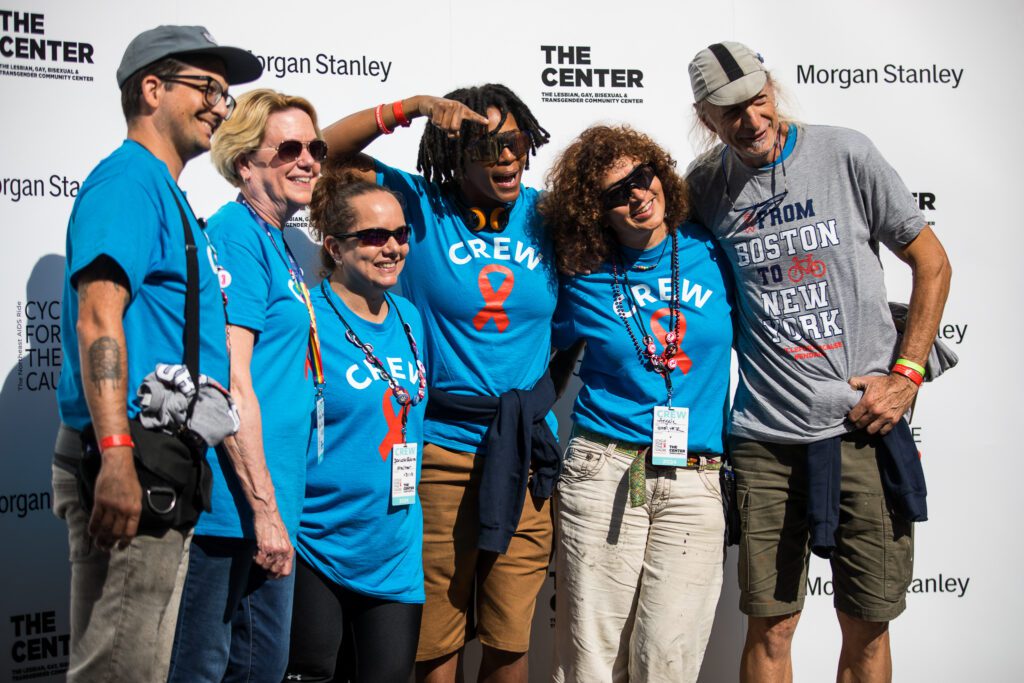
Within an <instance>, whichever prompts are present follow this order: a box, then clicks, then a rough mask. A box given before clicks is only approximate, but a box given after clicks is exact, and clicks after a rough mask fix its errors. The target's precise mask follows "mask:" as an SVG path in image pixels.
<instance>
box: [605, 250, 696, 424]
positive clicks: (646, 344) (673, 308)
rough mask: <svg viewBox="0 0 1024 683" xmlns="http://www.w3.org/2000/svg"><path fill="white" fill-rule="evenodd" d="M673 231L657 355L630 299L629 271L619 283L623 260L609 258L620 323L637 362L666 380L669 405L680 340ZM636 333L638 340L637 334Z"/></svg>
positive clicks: (651, 338)
mask: <svg viewBox="0 0 1024 683" xmlns="http://www.w3.org/2000/svg"><path fill="white" fill-rule="evenodd" d="M676 241H677V236H676V231H674V230H673V231H672V256H671V268H672V289H671V292H672V293H671V296H670V298H669V302H668V308H669V326H668V332H666V333H665V348H664V349H662V352H661V353H660V354H659V353H658V352H657V346H655V344H654V337H653V336H652V335H651V334H650V332H648V330H647V328H646V326H645V325H644V321H643V320H642V319H641V316H640V314H639V311H638V309H637V307H636V300H635V299H634V298H633V291H632V288H631V287H630V285H629V274H628V272H627V271H626V270H625V268H624V270H623V273H622V280H623V282H622V284H621V285H620V284H619V261H621V260H622V254H621V252H618V253H616V254H615V256H614V257H613V258H612V297H613V303H614V307H615V312H616V313H617V314H618V316H619V318H620V319H621V320H622V324H623V325H625V326H626V333H627V334H629V339H630V341H631V342H633V350H634V351H635V352H636V355H637V358H638V359H639V361H640V364H641V365H642V366H643V367H644V368H645V369H646V370H651V371H654V372H656V373H658V374H659V375H661V376H662V377H663V378H664V380H665V389H666V390H667V391H668V404H669V405H670V406H671V405H672V371H673V370H675V369H676V366H677V365H678V363H677V362H676V359H675V357H674V356H675V355H676V352H677V351H678V350H679V347H678V346H677V341H678V340H679V323H680V315H679V251H678V250H677V249H676ZM623 289H625V291H626V292H628V293H629V297H630V299H632V301H631V304H632V306H631V308H632V309H633V314H632V315H626V309H625V307H624V306H623V301H624V300H625V298H626V296H625V294H623ZM634 324H635V325H636V328H637V331H636V332H634V331H633V325H634ZM638 334H639V339H638V338H637V335H638Z"/></svg>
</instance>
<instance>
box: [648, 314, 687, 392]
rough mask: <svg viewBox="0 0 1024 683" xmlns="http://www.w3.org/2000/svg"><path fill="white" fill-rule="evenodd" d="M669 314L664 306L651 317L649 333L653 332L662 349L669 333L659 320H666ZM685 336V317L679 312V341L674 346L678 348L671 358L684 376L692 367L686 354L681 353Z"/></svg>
mask: <svg viewBox="0 0 1024 683" xmlns="http://www.w3.org/2000/svg"><path fill="white" fill-rule="evenodd" d="M670 313H671V310H670V309H669V307H667V306H666V307H665V308H663V309H661V310H660V311H655V312H654V314H653V315H652V316H651V331H652V332H654V336H655V337H657V338H658V341H660V342H661V347H662V348H665V344H666V343H667V342H666V341H665V337H666V336H667V335H668V333H669V331H668V330H666V329H665V327H664V326H663V325H662V324H661V319H662V318H667V317H668V316H669V314H670ZM685 336H686V316H685V315H683V313H682V311H680V312H679V339H678V340H677V341H676V345H677V346H678V347H679V350H678V351H676V355H674V356H672V358H674V359H675V361H676V363H677V366H676V367H678V368H679V369H680V370H682V371H683V374H684V375H685V374H686V373H688V372H690V368H691V367H692V366H693V361H692V360H690V357H689V356H687V355H686V353H685V352H684V351H683V337H685Z"/></svg>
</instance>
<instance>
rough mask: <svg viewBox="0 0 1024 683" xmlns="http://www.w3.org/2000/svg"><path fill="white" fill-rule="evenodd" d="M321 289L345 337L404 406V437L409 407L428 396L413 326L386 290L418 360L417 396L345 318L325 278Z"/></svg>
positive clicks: (424, 372) (410, 347) (413, 355)
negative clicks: (375, 370) (400, 381)
mask: <svg viewBox="0 0 1024 683" xmlns="http://www.w3.org/2000/svg"><path fill="white" fill-rule="evenodd" d="M320 290H321V291H322V292H323V293H324V298H325V299H327V303H329V304H330V305H331V308H332V309H333V310H334V314H335V315H337V316H338V320H340V321H341V324H342V325H344V326H345V339H347V340H348V341H349V343H351V344H352V345H353V346H355V347H356V348H358V349H359V350H360V351H362V352H363V355H364V356H366V360H367V362H368V363H369V364H370V365H372V366H373V367H374V368H376V369H377V372H378V373H380V377H381V379H383V380H384V381H385V382H387V384H388V387H389V388H390V389H391V393H392V394H393V395H394V397H395V399H396V400H397V401H398V404H399V405H400V406H402V438H403V439H404V438H405V424H406V421H407V420H408V412H409V411H408V408H409V407H410V406H415V405H417V404H418V403H419V402H420V401H422V400H423V397H424V396H426V393H427V372H426V370H425V369H424V367H423V362H422V361H420V354H419V348H418V347H417V346H416V339H415V337H413V334H412V326H411V325H409V323H407V322H405V318H403V317H402V312H401V311H400V310H399V308H398V306H396V305H395V302H394V299H392V298H391V295H390V294H388V293H387V292H385V293H384V298H385V299H386V300H387V302H388V306H390V307H391V308H392V309H394V311H395V314H396V315H398V320H399V322H400V323H401V324H402V329H403V330H405V338H406V340H408V342H409V349H410V350H411V351H412V357H413V360H414V361H416V371H417V372H418V373H419V376H420V380H419V389H418V390H417V392H416V396H415V398H414V397H412V396H410V395H409V392H408V391H406V389H405V387H403V386H402V385H400V384H399V383H398V381H397V380H395V378H394V377H392V376H391V374H390V373H389V372H388V371H387V370H386V369H385V368H384V363H383V362H381V360H380V358H378V357H377V356H376V354H374V352H373V345H372V344H368V343H366V342H364V341H363V340H361V339H360V338H359V335H357V334H356V333H355V330H353V329H352V326H351V325H349V324H348V321H347V320H345V316H343V315H342V314H341V311H339V310H338V307H337V306H335V305H334V294H333V292H331V291H329V290H330V287H329V286H328V285H327V280H323V281H322V282H321V283H320Z"/></svg>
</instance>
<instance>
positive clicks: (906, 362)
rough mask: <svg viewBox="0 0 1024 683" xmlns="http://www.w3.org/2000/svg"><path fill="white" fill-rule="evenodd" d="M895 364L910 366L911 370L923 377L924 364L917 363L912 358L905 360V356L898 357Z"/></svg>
mask: <svg viewBox="0 0 1024 683" xmlns="http://www.w3.org/2000/svg"><path fill="white" fill-rule="evenodd" d="M896 365H902V366H904V367H908V368H910V369H911V370H916V371H917V372H918V373H919V374H920V375H921V376H922V377H924V366H923V365H919V364H917V363H915V362H914V361H912V360H907V359H906V358H899V359H897V360H896Z"/></svg>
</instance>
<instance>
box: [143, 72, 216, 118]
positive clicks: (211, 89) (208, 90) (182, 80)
mask: <svg viewBox="0 0 1024 683" xmlns="http://www.w3.org/2000/svg"><path fill="white" fill-rule="evenodd" d="M157 78H159V79H160V80H162V81H164V82H166V83H179V84H181V85H187V86H188V87H190V88H192V89H194V90H198V91H199V92H201V93H203V99H204V100H206V106H207V107H209V108H210V109H213V108H214V107H216V106H217V103H218V102H220V101H221V100H222V99H223V100H224V106H225V107H226V108H227V110H228V113H227V114H226V115H225V116H224V120H225V121H226V120H227V119H229V118H231V113H232V112H233V111H235V98H234V97H232V96H231V95H229V94H228V93H227V92H226V91H225V89H224V86H223V85H221V84H220V81H218V80H217V79H216V78H214V77H213V76H200V75H198V74H176V75H174V76H157ZM188 79H191V80H194V81H202V82H204V83H205V84H206V85H199V84H198V83H191V82H190V81H189V80H188Z"/></svg>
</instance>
